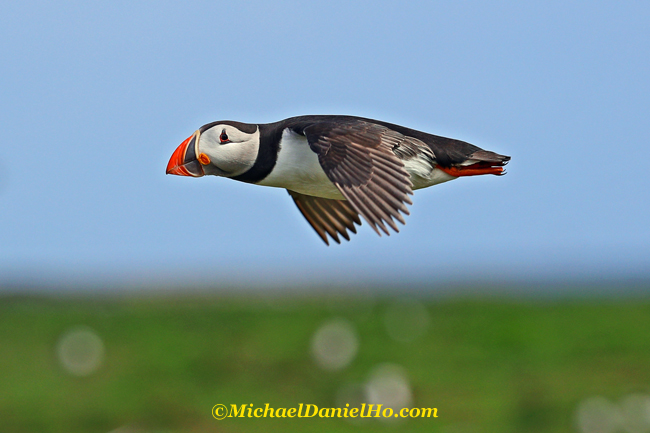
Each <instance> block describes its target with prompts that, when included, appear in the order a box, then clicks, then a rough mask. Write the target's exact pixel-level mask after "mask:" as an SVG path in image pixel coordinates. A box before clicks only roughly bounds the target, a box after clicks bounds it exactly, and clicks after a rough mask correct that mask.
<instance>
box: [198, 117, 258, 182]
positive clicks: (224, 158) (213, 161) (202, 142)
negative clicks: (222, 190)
mask: <svg viewBox="0 0 650 433" xmlns="http://www.w3.org/2000/svg"><path fill="white" fill-rule="evenodd" d="M259 145H260V130H259V128H257V130H256V131H255V132H254V133H252V134H247V133H245V132H242V131H240V130H239V129H237V128H236V127H234V126H232V125H225V124H221V125H214V126H212V127H211V128H210V129H207V130H206V131H204V132H202V133H201V136H200V137H199V143H198V145H197V147H196V148H197V157H198V159H199V161H200V162H201V164H202V166H203V170H204V172H205V174H211V175H214V176H224V177H234V176H238V175H240V174H242V173H245V172H246V171H248V170H250V168H251V167H253V164H255V160H256V159H257V154H258V152H259ZM201 154H203V156H202V155H201ZM205 155H207V157H208V158H209V162H208V160H207V159H206V158H205ZM206 162H208V163H207V164H205V163H206Z"/></svg>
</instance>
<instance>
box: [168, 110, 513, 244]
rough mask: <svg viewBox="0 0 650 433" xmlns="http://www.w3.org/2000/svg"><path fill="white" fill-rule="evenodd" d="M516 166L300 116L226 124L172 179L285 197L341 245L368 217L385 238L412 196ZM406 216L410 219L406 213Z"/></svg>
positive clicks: (411, 137)
mask: <svg viewBox="0 0 650 433" xmlns="http://www.w3.org/2000/svg"><path fill="white" fill-rule="evenodd" d="M509 160H510V157H509V156H504V155H499V154H497V153H494V152H490V151H487V150H483V149H481V148H479V147H476V146H474V145H472V144H469V143H466V142H464V141H460V140H454V139H451V138H445V137H440V136H437V135H432V134H427V133H424V132H420V131H416V130H414V129H409V128H405V127H403V126H399V125H393V124H391V123H387V122H381V121H378V120H372V119H365V118H362V117H355V116H325V115H323V116H298V117H291V118H289V119H285V120H281V121H279V122H275V123H268V124H260V125H257V124H250V123H242V122H234V121H230V120H222V121H218V122H212V123H208V124H207V125H204V126H202V127H200V128H199V129H198V130H197V131H196V132H195V133H194V134H192V135H191V136H190V137H189V138H188V139H187V140H185V141H183V143H181V145H180V146H178V148H177V149H176V151H175V152H174V153H173V155H172V157H171V159H170V160H169V163H168V164H167V174H176V175H179V176H193V177H201V176H204V175H214V176H223V177H229V178H231V179H234V180H238V181H241V182H247V183H253V184H256V185H264V186H274V187H277V188H286V190H287V191H288V192H289V195H290V196H291V197H292V198H293V201H294V202H295V203H296V205H297V206H298V209H300V212H302V214H303V216H304V217H305V218H306V219H307V221H308V222H309V224H311V226H312V227H313V228H314V230H316V233H318V235H319V236H320V237H321V239H323V241H324V242H325V243H326V244H327V245H329V241H328V238H327V235H329V236H330V237H331V238H332V239H333V240H334V241H335V242H337V243H341V241H340V239H339V235H341V236H342V237H343V238H345V239H346V240H348V241H349V240H350V236H349V234H348V232H347V230H350V231H351V232H353V233H356V227H355V224H358V225H361V220H360V218H359V215H361V216H362V217H363V218H364V219H365V220H366V221H367V222H368V224H369V225H370V227H372V228H373V230H374V231H375V232H377V234H378V235H380V236H381V233H380V230H381V231H382V232H384V233H386V234H387V235H390V232H389V230H388V228H387V227H386V226H389V227H390V228H392V229H393V230H394V231H396V232H398V231H399V230H398V228H397V224H395V221H394V220H397V221H399V222H401V223H402V224H405V222H404V218H403V216H402V213H403V214H405V215H408V214H409V211H408V209H407V207H406V205H407V204H409V205H410V204H412V202H411V199H410V198H409V195H412V194H413V191H414V190H416V189H420V188H426V187H429V186H432V185H436V184H439V183H442V182H447V181H449V180H453V179H456V178H458V177H461V176H476V175H481V174H494V175H497V176H501V175H503V174H505V170H504V169H503V166H505V165H506V164H507V163H508V161H509ZM400 212H401V213H400Z"/></svg>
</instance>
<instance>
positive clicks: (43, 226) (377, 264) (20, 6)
mask: <svg viewBox="0 0 650 433" xmlns="http://www.w3.org/2000/svg"><path fill="white" fill-rule="evenodd" d="M649 18H650V6H648V5H647V4H646V3H644V2H626V1H623V2H587V1H562V2H559V1H557V2H555V1H543V2H541V1H540V2H536V1H531V2H514V1H511V2H506V1H501V2H473V1H459V2H343V1H330V2H317V3H316V2H288V1H275V2H261V1H240V2H218V1H212V2H199V1H186V2H177V3H171V2H167V3H163V2H139V3H137V4H134V3H133V2H122V1H113V2H73V1H71V2H65V3H59V4H56V3H52V2H33V1H25V2H11V4H5V5H3V6H2V7H1V8H0V24H1V25H0V40H2V41H3V42H2V43H1V44H0V59H1V62H2V65H3V66H2V73H1V77H2V86H0V93H1V98H0V126H1V134H2V135H1V136H2V153H1V156H0V203H1V204H0V208H1V209H2V210H1V211H0V283H2V282H3V281H4V282H7V281H10V282H11V281H13V282H15V281H22V282H27V283H29V282H50V283H55V282H56V281H66V279H67V280H74V279H78V280H79V281H82V280H88V281H94V282H98V281H99V282H103V283H106V282H111V281H116V282H118V281H119V282H136V284H143V285H147V284H159V283H168V284H171V283H174V284H175V283H184V282H185V283H188V284H189V283H196V282H207V283H214V284H216V285H219V284H225V283H242V284H246V283H247V282H248V281H250V280H251V279H254V280H258V281H262V282H264V281H269V280H273V279H274V278H281V279H282V280H283V281H303V282H304V281H310V280H311V279H316V280H320V281H325V282H345V281H347V280H348V279H352V280H355V281H360V280H361V281H363V280H364V279H370V280H379V281H381V280H382V279H384V278H386V279H390V280H391V281H404V282H407V281H416V280H421V281H431V282H435V281H442V280H447V281H448V280H453V281H456V280H462V279H468V278H469V279H482V278H487V279H492V280H494V279H500V278H505V279H508V278H519V279H521V278H553V279H558V278H559V279H561V278H582V277H590V278H601V277H612V276H613V277H621V276H622V277H626V276H639V275H647V274H645V272H646V270H647V269H650V229H649V228H648V215H649V214H650V200H649V198H650V192H648V187H649V186H650V182H649V181H648V180H649V179H648V174H647V173H648V170H647V164H648V160H650V150H649V149H650V147H649V146H648V143H650V140H649V138H650V129H649V128H648V118H649V115H650V112H649V111H650V110H649V107H650V79H649V78H648V77H650V57H649V56H648V55H647V53H648V52H650V25H648V23H649ZM303 114H351V115H358V116H364V117H370V118H376V119H381V120H384V121H388V122H393V123H398V124H402V125H404V126H408V127H411V128H415V129H420V130H423V131H426V132H430V133H434V134H438V135H443V136H449V137H453V138H458V139H461V140H465V141H469V142H471V143H473V144H476V145H478V146H480V147H483V148H485V149H489V150H493V151H496V152H499V153H503V154H507V155H511V156H512V162H511V163H510V165H509V166H508V175H507V176H505V177H501V178H498V177H495V176H483V177H480V178H466V179H459V180H456V181H453V182H450V183H446V184H443V185H439V186H436V187H432V188H429V189H427V190H420V191H418V192H416V194H415V197H414V205H413V206H412V207H411V216H410V217H408V218H407V225H406V226H405V227H403V229H402V230H401V233H400V234H398V235H393V236H390V237H388V238H387V237H385V236H384V237H382V238H379V237H377V235H376V234H374V233H373V232H372V230H370V229H369V228H368V227H367V226H366V225H364V226H362V227H361V228H360V233H359V234H358V235H357V236H356V237H354V238H353V240H352V242H350V243H346V244H344V245H340V246H337V245H335V246H330V247H329V248H327V247H325V246H324V245H323V244H322V242H321V240H320V239H319V238H318V237H317V236H316V235H315V234H314V233H313V231H312V229H311V228H310V227H309V226H308V225H307V223H306V222H305V221H303V220H302V216H301V215H300V214H299V212H298V211H297V209H295V206H294V205H293V203H292V201H291V199H290V197H289V196H288V195H287V194H286V192H285V191H284V190H279V189H271V188H264V187H257V186H251V185H246V184H238V183H236V182H234V181H231V180H227V179H218V178H213V177H210V178H201V179H190V178H180V177H176V176H165V174H164V173H165V167H166V164H167V161H168V159H169V157H170V155H171V153H172V152H173V150H174V149H175V148H176V146H178V144H180V142H181V141H183V140H184V139H185V138H187V137H188V136H189V135H190V134H191V133H192V132H193V131H194V130H195V129H197V128H198V127H199V126H201V125H202V124H205V123H208V122H211V121H215V120H223V119H231V120H239V121H244V122H250V123H266V122H273V121H277V120H280V119H283V118H286V117H290V116H295V115H303Z"/></svg>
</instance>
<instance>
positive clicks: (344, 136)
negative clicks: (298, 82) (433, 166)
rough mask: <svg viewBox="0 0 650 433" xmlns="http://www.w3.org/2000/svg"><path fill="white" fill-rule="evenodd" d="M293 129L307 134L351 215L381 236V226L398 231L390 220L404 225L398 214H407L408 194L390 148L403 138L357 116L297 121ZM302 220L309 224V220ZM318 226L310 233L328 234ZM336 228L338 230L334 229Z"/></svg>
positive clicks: (408, 187) (405, 179) (401, 167)
mask: <svg viewBox="0 0 650 433" xmlns="http://www.w3.org/2000/svg"><path fill="white" fill-rule="evenodd" d="M296 132H298V133H301V134H303V135H305V137H307V141H308V142H309V146H310V147H311V149H312V150H313V151H314V152H315V153H316V154H317V155H318V161H319V162H320V165H321V167H322V168H323V171H324V172H325V174H326V175H327V177H328V178H329V179H330V181H332V183H334V185H336V186H337V188H338V189H339V190H340V191H341V194H343V196H344V197H345V198H346V200H347V201H348V202H349V204H350V206H351V209H352V210H353V211H354V213H355V215H356V214H359V215H361V216H362V217H363V218H364V219H365V220H366V221H367V222H368V224H369V225H370V226H371V227H372V228H373V230H375V232H377V234H381V233H380V230H381V231H382V232H384V233H386V234H387V235H389V234H390V231H389V230H388V228H387V227H386V225H388V226H389V227H390V228H392V229H393V230H394V231H396V232H398V231H399V229H398V227H397V224H396V223H395V221H399V222H400V223H402V224H404V223H405V221H404V217H403V216H402V213H403V214H405V215H408V214H409V212H408V208H407V207H406V205H407V204H409V205H410V204H412V202H411V199H410V198H409V195H412V194H413V191H412V184H411V181H410V178H409V175H408V173H407V172H406V170H405V169H404V164H403V163H402V161H401V159H400V158H399V157H398V156H397V155H396V154H395V152H394V151H393V150H394V149H396V148H398V147H399V146H400V144H401V143H403V142H405V141H407V140H406V137H405V136H403V135H402V134H400V133H398V132H396V131H393V130H391V129H389V128H387V127H385V126H382V125H378V124H374V123H370V122H366V121H363V120H358V119H351V120H348V121H345V122H327V121H323V122H316V123H312V124H309V125H306V126H305V125H303V127H302V128H300V129H299V130H297V131H296ZM294 200H295V198H294ZM339 202H340V203H344V202H343V201H339ZM298 207H299V208H300V205H299V206H298ZM328 209H330V212H328V215H332V212H331V209H332V207H331V206H330V207H328ZM302 210H303V209H302V208H301V211H302ZM303 214H304V211H303ZM346 214H347V213H346ZM312 219H315V217H312ZM307 220H308V221H310V223H311V220H310V219H309V218H307ZM338 221H341V220H338ZM317 223H318V221H317ZM313 225H314V224H313V223H312V226H313ZM319 227H320V230H321V231H319V230H316V231H317V232H318V233H319V235H321V238H323V236H324V235H323V234H321V232H322V231H324V232H327V233H330V232H329V231H327V230H326V225H324V224H322V223H320V224H319ZM346 228H349V226H346ZM337 232H338V233H341V231H340V230H338V229H337ZM330 235H331V233H330Z"/></svg>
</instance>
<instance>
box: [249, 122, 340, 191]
mask: <svg viewBox="0 0 650 433" xmlns="http://www.w3.org/2000/svg"><path fill="white" fill-rule="evenodd" d="M257 184H258V185H265V186H274V187H278V188H286V189H290V190H292V191H296V192H299V193H301V194H307V195H313V196H316V197H325V198H333V199H342V198H343V196H342V195H341V193H340V191H339V190H338V189H337V188H336V186H334V184H333V183H332V182H330V180H329V179H328V178H327V176H326V175H325V172H324V171H323V169H322V168H321V166H320V163H319V162H318V155H316V154H315V153H314V152H313V151H312V150H311V149H310V148H309V143H307V139H306V138H305V137H304V136H302V135H300V134H296V133H295V132H293V131H291V130H290V129H285V130H284V131H283V133H282V139H281V141H280V153H279V154H278V159H277V161H276V163H275V167H273V170H272V171H271V173H269V175H268V176H266V177H265V178H264V179H263V180H262V181H260V182H258V183H257Z"/></svg>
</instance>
